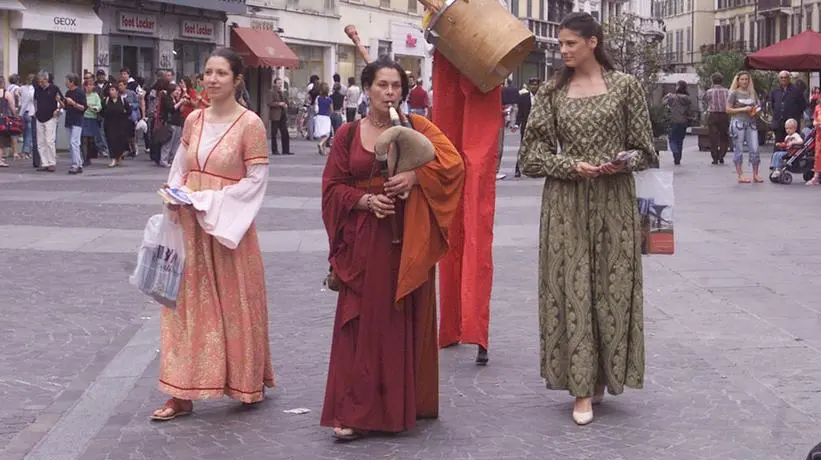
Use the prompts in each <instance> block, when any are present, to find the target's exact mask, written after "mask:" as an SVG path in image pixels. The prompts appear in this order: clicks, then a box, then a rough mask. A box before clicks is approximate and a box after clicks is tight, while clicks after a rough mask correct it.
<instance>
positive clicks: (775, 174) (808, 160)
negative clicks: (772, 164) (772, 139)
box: [770, 128, 816, 184]
mask: <svg viewBox="0 0 821 460" xmlns="http://www.w3.org/2000/svg"><path fill="white" fill-rule="evenodd" d="M815 131H816V130H815V128H813V129H812V131H810V133H809V134H808V135H807V138H806V139H805V140H804V145H802V146H801V147H800V148H799V150H798V152H796V153H795V155H793V156H791V157H788V158H784V162H783V163H782V164H781V168H779V169H774V170H772V171H770V182H772V183H775V184H791V183H792V174H790V173H793V174H801V175H802V177H804V180H805V181H808V180H810V179H812V177H813V175H814V174H815V173H814V171H813V167H814V165H815Z"/></svg>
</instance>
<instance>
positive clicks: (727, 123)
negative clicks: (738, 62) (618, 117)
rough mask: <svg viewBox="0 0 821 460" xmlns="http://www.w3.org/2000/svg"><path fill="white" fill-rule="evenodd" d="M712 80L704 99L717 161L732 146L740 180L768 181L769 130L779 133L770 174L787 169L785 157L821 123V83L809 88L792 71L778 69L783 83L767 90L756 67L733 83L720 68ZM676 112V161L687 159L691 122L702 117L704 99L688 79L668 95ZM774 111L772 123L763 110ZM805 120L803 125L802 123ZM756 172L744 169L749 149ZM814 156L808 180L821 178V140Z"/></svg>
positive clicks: (669, 106)
mask: <svg viewBox="0 0 821 460" xmlns="http://www.w3.org/2000/svg"><path fill="white" fill-rule="evenodd" d="M710 80H711V86H710V88H708V89H707V90H706V91H705V92H704V94H703V96H702V98H701V102H702V103H703V107H704V109H705V110H706V112H707V119H706V125H707V129H708V135H709V138H710V153H711V157H712V164H713V165H723V164H724V158H725V156H726V155H727V153H728V152H729V150H730V148H731V147H732V151H733V158H732V161H733V165H734V166H735V170H736V176H737V180H738V183H740V184H749V183H763V182H764V178H763V177H762V174H761V154H760V146H761V145H762V144H764V143H765V142H766V139H767V130H768V129H770V130H772V132H773V134H774V147H775V148H774V152H773V156H772V158H771V160H770V170H771V173H770V178H771V179H778V178H779V176H780V175H781V174H782V171H781V169H782V165H783V161H784V159H785V158H789V157H790V156H793V155H795V154H796V153H798V152H799V150H800V148H801V147H802V146H803V145H804V144H805V142H807V141H808V140H809V138H810V136H812V137H813V138H814V136H815V128H816V127H817V126H819V125H821V104H819V103H821V100H820V99H819V96H820V95H821V88H818V87H815V88H813V89H812V91H810V92H809V94H807V92H806V85H804V84H803V82H798V83H796V82H794V81H793V75H791V74H790V72H787V71H781V72H779V74H778V85H776V87H775V88H774V89H773V90H772V91H771V92H770V94H764V93H762V92H760V91H758V90H757V89H756V87H755V83H754V81H753V76H752V74H751V73H750V72H748V71H746V70H742V71H740V72H738V73H736V74H735V75H734V77H733V79H732V81H731V82H730V85H729V88H727V87H725V86H724V83H725V81H724V77H723V76H722V74H720V73H715V74H713V75H712V76H711V77H710ZM663 101H664V103H665V104H666V106H667V109H668V111H669V114H670V131H669V138H668V139H669V146H670V150H671V151H672V153H673V160H674V163H675V164H676V165H680V164H681V159H682V149H683V145H684V138H685V136H686V133H687V128H688V127H690V126H693V125H694V121H696V120H698V113H699V108H698V104H697V103H696V102H694V101H693V99H691V97H690V95H689V92H688V88H687V83H686V82H684V81H680V82H678V84H677V85H676V89H675V91H674V92H673V93H670V94H668V95H666V96H665V97H664V100H663ZM765 112H767V113H769V114H770V116H771V120H770V125H769V126H767V125H766V124H764V123H763V120H762V118H761V117H762V114H763V113H765ZM802 125H803V127H802ZM745 151H746V152H748V163H749V165H750V168H751V170H752V177H748V176H747V175H745V174H744V152H745ZM815 152H816V153H815V155H814V161H813V162H812V163H808V168H810V169H809V171H807V172H808V173H809V174H810V176H811V177H810V178H809V180H807V182H806V184H807V185H819V184H821V145H818V144H817V143H816V144H815Z"/></svg>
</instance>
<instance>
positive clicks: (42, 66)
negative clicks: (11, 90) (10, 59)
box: [17, 30, 81, 91]
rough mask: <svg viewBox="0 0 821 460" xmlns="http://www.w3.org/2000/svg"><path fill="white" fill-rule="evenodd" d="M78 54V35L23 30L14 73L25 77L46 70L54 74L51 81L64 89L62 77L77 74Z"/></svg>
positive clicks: (63, 78)
mask: <svg viewBox="0 0 821 460" xmlns="http://www.w3.org/2000/svg"><path fill="white" fill-rule="evenodd" d="M80 54H81V44H80V36H79V35H77V34H64V33H59V32H43V31H39V30H26V31H23V38H22V39H21V40H20V51H19V54H18V62H17V73H18V74H20V75H21V76H26V75H29V74H37V73H39V72H40V71H41V70H46V71H48V72H51V73H52V74H54V83H55V84H56V85H57V86H59V87H60V88H61V89H62V90H64V91H65V89H66V88H65V76H66V75H67V74H69V73H80V70H81V69H80V68H79V67H80V59H81V56H80Z"/></svg>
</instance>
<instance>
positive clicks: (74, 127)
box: [64, 73, 87, 174]
mask: <svg viewBox="0 0 821 460" xmlns="http://www.w3.org/2000/svg"><path fill="white" fill-rule="evenodd" d="M66 88H68V91H66V96H65V101H64V102H65V106H66V133H67V134H68V137H69V151H70V152H71V169H69V170H68V173H69V174H81V173H82V172H83V154H82V152H81V151H80V143H81V141H82V139H83V116H84V114H85V111H86V108H87V107H86V104H87V102H86V95H85V93H84V92H83V90H82V89H81V88H80V76H79V75H77V74H76V73H70V74H68V75H66Z"/></svg>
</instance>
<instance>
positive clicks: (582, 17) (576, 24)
mask: <svg viewBox="0 0 821 460" xmlns="http://www.w3.org/2000/svg"><path fill="white" fill-rule="evenodd" d="M562 29H567V30H571V31H573V32H575V33H577V34H578V35H579V36H580V37H582V38H584V39H585V40H588V39H591V38H593V37H596V48H595V49H594V50H593V56H595V58H596V62H598V63H599V65H600V66H602V67H604V70H614V69H615V68H616V66H615V65H613V60H612V59H611V58H610V56H609V55H608V54H607V51H605V50H604V32H602V28H601V24H599V23H598V21H596V19H595V18H594V17H593V16H591V15H590V13H585V12H576V13H570V14H568V15H567V16H565V17H564V19H562V22H561V23H560V24H559V30H562ZM574 72H575V69H574V68H572V67H567V66H564V67H562V69H561V70H560V71H559V75H557V76H556V77H555V79H554V81H553V84H552V85H551V91H556V90H558V89H560V88H563V87H565V86H567V84H568V83H570V79H571V78H573V73H574Z"/></svg>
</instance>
